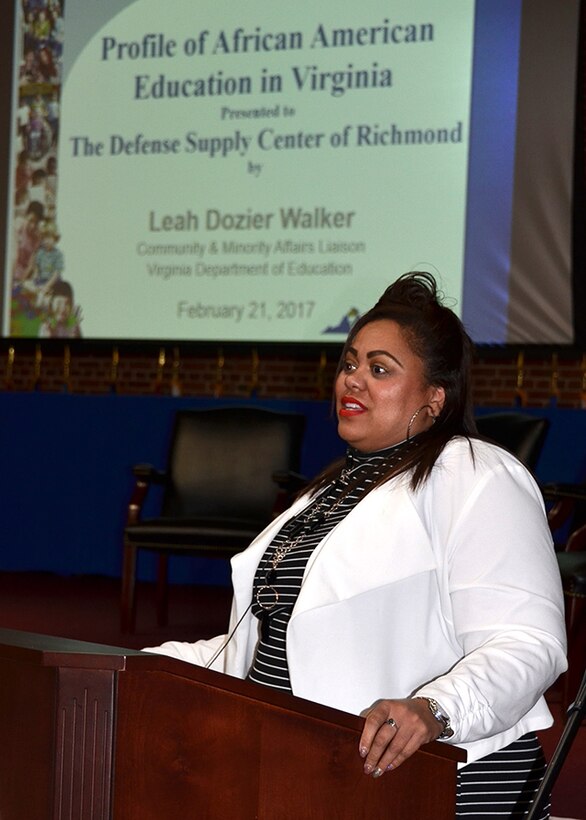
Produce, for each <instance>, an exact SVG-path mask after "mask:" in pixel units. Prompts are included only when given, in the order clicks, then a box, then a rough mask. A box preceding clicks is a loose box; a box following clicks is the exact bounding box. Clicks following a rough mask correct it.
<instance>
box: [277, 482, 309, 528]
mask: <svg viewBox="0 0 586 820" xmlns="http://www.w3.org/2000/svg"><path fill="white" fill-rule="evenodd" d="M271 478H272V479H273V481H274V482H275V484H276V485H277V487H278V488H279V491H278V493H277V498H276V501H275V505H274V507H273V517H274V518H276V517H277V515H279V514H280V513H282V512H283V511H284V510H286V509H287V507H288V506H289V505H290V504H291V502H292V501H293V496H294V495H295V494H296V493H298V492H299V491H300V490H302V489H303V488H304V487H305V485H306V484H307V478H306V477H305V476H304V475H301V474H300V473H295V472H293V471H292V470H276V471H275V472H274V473H273V474H272V476H271Z"/></svg>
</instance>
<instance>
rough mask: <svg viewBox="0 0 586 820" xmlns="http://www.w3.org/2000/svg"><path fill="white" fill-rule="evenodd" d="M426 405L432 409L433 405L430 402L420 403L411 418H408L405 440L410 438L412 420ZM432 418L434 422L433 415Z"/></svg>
mask: <svg viewBox="0 0 586 820" xmlns="http://www.w3.org/2000/svg"><path fill="white" fill-rule="evenodd" d="M426 407H429V409H430V410H432V411H433V407H432V406H431V404H422V405H421V407H420V408H419V410H416V411H415V412H414V413H413V415H412V416H411V418H410V419H409V424H408V425H407V441H409V440H410V439H411V428H412V427H413V422H414V421H415V419H416V418H417V416H418V415H419V414H420V413H421V411H422V410H425V408H426ZM432 419H433V421H434V422H435V416H433V415H432Z"/></svg>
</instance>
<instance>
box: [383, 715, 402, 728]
mask: <svg viewBox="0 0 586 820" xmlns="http://www.w3.org/2000/svg"><path fill="white" fill-rule="evenodd" d="M385 723H386V725H387V726H392V727H393V729H398V728H399V727H398V726H397V722H396V721H395V720H394V719H393V718H392V717H390V718H388V719H387V720H385Z"/></svg>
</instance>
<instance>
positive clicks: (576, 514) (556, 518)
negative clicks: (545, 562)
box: [542, 484, 586, 710]
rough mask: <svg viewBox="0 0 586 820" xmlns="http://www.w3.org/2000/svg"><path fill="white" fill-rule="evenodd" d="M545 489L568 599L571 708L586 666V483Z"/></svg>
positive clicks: (566, 691) (566, 690)
mask: <svg viewBox="0 0 586 820" xmlns="http://www.w3.org/2000/svg"><path fill="white" fill-rule="evenodd" d="M542 491H543V495H544V498H545V500H546V503H547V505H548V508H549V509H548V521H549V526H550V529H551V531H552V534H553V538H554V543H555V547H556V555H557V559H558V565H559V568H560V575H561V577H562V586H563V588H564V597H565V601H566V629H567V634H568V671H567V672H566V675H565V677H564V681H563V687H562V706H563V708H564V710H567V709H568V706H569V705H570V703H571V700H572V698H573V697H574V695H575V694H576V692H577V691H578V687H579V685H580V681H581V679H582V676H583V674H584V670H585V669H586V484H546V485H544V486H543V487H542Z"/></svg>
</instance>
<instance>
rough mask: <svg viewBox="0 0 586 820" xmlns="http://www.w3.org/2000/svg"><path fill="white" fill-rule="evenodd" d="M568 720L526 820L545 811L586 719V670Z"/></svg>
mask: <svg viewBox="0 0 586 820" xmlns="http://www.w3.org/2000/svg"><path fill="white" fill-rule="evenodd" d="M567 715H568V719H567V721H566V725H565V726H564V731H563V732H562V736H561V737H560V739H559V741H558V745H557V746H556V747H555V751H554V753H553V755H552V757H551V760H550V762H549V765H548V767H547V769H546V770H545V775H544V777H543V780H542V781H541V785H540V786H539V789H538V790H537V793H536V795H535V797H534V799H533V803H532V805H531V809H530V810H529V812H528V814H527V815H526V818H525V820H538V818H539V816H540V813H541V811H542V809H543V805H544V803H545V802H546V801H547V800H548V798H549V795H550V793H551V790H552V789H553V785H554V783H555V781H556V780H557V777H558V774H559V773H560V770H561V768H562V766H563V765H564V761H565V759H566V757H567V755H568V752H569V751H570V747H571V745H572V743H573V741H574V738H575V737H576V734H577V732H578V729H579V728H580V724H581V723H582V721H583V720H584V718H585V717H586V670H585V671H584V675H583V677H582V683H581V684H580V688H579V689H578V694H577V695H576V699H575V701H574V702H573V703H572V705H571V706H570V707H569V709H568V711H567Z"/></svg>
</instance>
